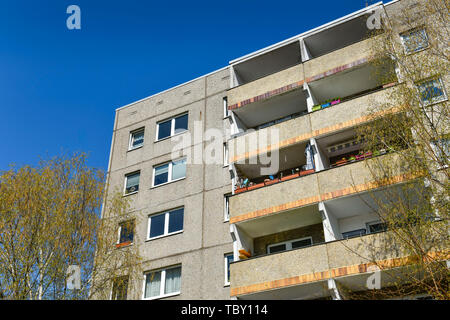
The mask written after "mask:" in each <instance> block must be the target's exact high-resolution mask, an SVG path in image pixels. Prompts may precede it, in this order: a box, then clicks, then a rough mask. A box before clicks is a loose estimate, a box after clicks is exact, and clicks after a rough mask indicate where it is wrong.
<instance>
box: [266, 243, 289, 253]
mask: <svg viewBox="0 0 450 320" xmlns="http://www.w3.org/2000/svg"><path fill="white" fill-rule="evenodd" d="M281 251H286V245H285V244H279V245H277V246H273V247H270V248H269V253H275V252H281Z"/></svg>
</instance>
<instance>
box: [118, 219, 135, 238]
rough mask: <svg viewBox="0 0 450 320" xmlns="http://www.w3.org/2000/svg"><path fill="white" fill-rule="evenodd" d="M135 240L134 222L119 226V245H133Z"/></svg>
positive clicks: (123, 223)
mask: <svg viewBox="0 0 450 320" xmlns="http://www.w3.org/2000/svg"><path fill="white" fill-rule="evenodd" d="M133 238H134V220H131V221H126V222H122V223H121V224H119V243H132V242H133Z"/></svg>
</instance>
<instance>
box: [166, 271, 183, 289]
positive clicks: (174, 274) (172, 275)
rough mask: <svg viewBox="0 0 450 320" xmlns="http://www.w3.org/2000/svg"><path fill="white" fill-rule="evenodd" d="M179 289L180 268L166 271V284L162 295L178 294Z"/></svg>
mask: <svg viewBox="0 0 450 320" xmlns="http://www.w3.org/2000/svg"><path fill="white" fill-rule="evenodd" d="M180 289H181V267H178V268H172V269H167V270H166V284H165V288H164V293H165V294H169V293H173V292H180Z"/></svg>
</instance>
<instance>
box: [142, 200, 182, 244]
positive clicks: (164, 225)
mask: <svg viewBox="0 0 450 320" xmlns="http://www.w3.org/2000/svg"><path fill="white" fill-rule="evenodd" d="M183 218H184V208H179V209H175V210H171V211H168V212H164V213H159V214H155V215H152V216H149V217H148V230H149V231H148V239H155V238H159V237H163V236H168V235H171V234H174V233H179V232H181V231H183Z"/></svg>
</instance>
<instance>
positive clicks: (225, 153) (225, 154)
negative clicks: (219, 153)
mask: <svg viewBox="0 0 450 320" xmlns="http://www.w3.org/2000/svg"><path fill="white" fill-rule="evenodd" d="M228 157H229V155H228V145H227V143H226V142H224V143H223V166H224V167H226V166H228Z"/></svg>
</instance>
